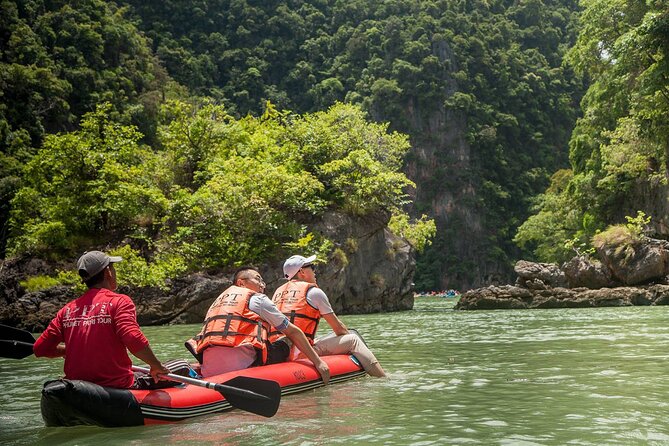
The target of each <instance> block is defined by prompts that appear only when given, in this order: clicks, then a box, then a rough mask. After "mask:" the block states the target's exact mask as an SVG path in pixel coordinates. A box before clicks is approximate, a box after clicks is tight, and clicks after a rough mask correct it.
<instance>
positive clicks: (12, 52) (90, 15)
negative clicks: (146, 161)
mask: <svg viewBox="0 0 669 446" xmlns="http://www.w3.org/2000/svg"><path fill="white" fill-rule="evenodd" d="M0 11H1V12H0V48H2V51H0V98H1V102H0V255H3V254H4V246H5V242H6V237H7V219H8V213H9V203H10V201H11V199H12V197H13V196H14V193H15V192H16V190H17V189H18V188H19V187H20V185H21V171H22V167H23V165H24V164H25V163H26V162H28V161H29V160H30V158H31V156H32V155H33V154H34V153H35V152H36V151H37V149H38V148H39V147H40V145H41V144H42V141H43V139H44V137H45V136H46V135H48V134H51V133H55V132H60V131H70V130H74V129H76V128H77V126H78V123H79V120H80V118H81V116H82V115H83V114H84V113H87V112H91V111H93V110H95V107H96V105H97V104H98V103H100V102H101V101H106V102H108V103H109V104H111V110H110V113H111V116H113V118H114V120H116V121H117V122H121V123H124V124H134V125H136V126H138V127H139V129H140V130H141V131H142V133H143V134H144V135H146V136H148V137H149V138H150V137H151V136H152V134H153V133H154V132H155V128H154V127H155V121H156V120H155V115H156V112H157V107H158V104H159V102H160V101H161V98H162V97H163V96H164V95H165V94H166V90H167V89H169V88H170V84H169V82H168V80H169V78H168V76H167V74H166V72H165V70H164V69H163V68H162V67H161V66H160V63H159V62H158V60H157V59H156V57H155V56H154V54H153V52H152V51H151V48H150V46H149V44H148V42H147V40H146V38H145V37H144V36H143V35H142V34H141V33H140V32H139V31H138V30H137V28H136V27H135V25H133V24H132V23H130V22H129V21H128V20H127V19H126V18H125V10H124V9H123V8H119V7H118V6H117V5H116V4H114V3H109V2H104V1H101V0H77V1H73V2H72V1H70V2H65V1H53V2H52V1H44V0H21V1H10V0H2V1H0Z"/></svg>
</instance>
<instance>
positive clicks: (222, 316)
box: [195, 266, 330, 384]
mask: <svg viewBox="0 0 669 446" xmlns="http://www.w3.org/2000/svg"><path fill="white" fill-rule="evenodd" d="M263 291H265V282H264V281H263V279H262V276H261V275H260V273H259V272H258V270H257V269H255V268H253V267H250V266H244V267H241V268H239V269H238V270H237V271H236V272H235V275H234V277H233V285H232V286H231V287H230V288H228V289H226V290H225V291H223V293H221V295H220V296H218V297H217V298H216V300H215V301H214V303H212V305H211V307H210V308H209V311H208V312H207V315H206V317H205V321H204V326H203V327H202V330H201V331H200V334H199V335H198V336H196V337H195V339H196V340H197V347H196V352H197V354H201V355H202V368H201V373H202V376H204V377H208V376H213V375H218V374H221V373H225V372H230V371H233V370H241V369H245V368H248V367H251V366H254V365H263V364H266V363H267V362H268V350H269V341H268V336H269V330H270V325H271V326H272V327H274V329H275V330H278V331H279V332H280V333H282V334H284V335H286V336H287V337H288V338H289V339H290V340H291V341H292V342H293V343H294V344H295V345H296V346H298V347H299V348H300V350H301V351H303V352H304V353H305V355H306V357H307V358H309V360H310V361H311V362H312V363H313V364H314V366H315V367H316V370H317V371H318V373H319V374H320V375H321V377H322V378H323V381H324V382H325V384H327V383H328V381H329V380H330V369H329V368H328V365H327V364H326V363H325V361H323V360H322V359H321V358H319V357H318V355H317V354H316V352H315V351H314V349H313V348H312V347H311V344H309V341H308V340H307V338H306V337H305V336H304V333H303V332H302V330H300V329H299V328H298V327H296V326H295V325H293V324H292V323H290V321H289V320H288V318H286V316H284V315H283V314H281V312H280V311H279V310H278V309H277V308H276V306H275V305H274V303H272V301H271V300H269V298H268V297H267V296H265V295H264V294H262V293H263ZM285 356H286V355H284V357H283V358H282V359H280V360H278V361H277V360H275V361H274V362H280V361H281V360H285V359H286V358H285Z"/></svg>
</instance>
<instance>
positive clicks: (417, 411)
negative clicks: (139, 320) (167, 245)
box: [0, 298, 669, 446]
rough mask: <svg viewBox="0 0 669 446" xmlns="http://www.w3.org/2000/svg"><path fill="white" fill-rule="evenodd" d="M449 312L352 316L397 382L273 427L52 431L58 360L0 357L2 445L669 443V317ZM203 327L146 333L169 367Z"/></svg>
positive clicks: (358, 391) (312, 407)
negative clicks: (48, 393)
mask: <svg viewBox="0 0 669 446" xmlns="http://www.w3.org/2000/svg"><path fill="white" fill-rule="evenodd" d="M452 305H453V302H452V300H448V299H441V298H418V299H417V300H416V305H415V309H414V310H413V311H406V312H400V313H390V314H376V315H363V316H344V317H343V318H342V319H344V321H345V322H346V323H347V325H348V326H350V327H354V328H357V329H358V331H359V332H360V333H361V334H363V335H364V336H365V339H366V341H367V343H368V344H369V345H370V347H372V349H373V350H374V351H375V352H376V354H377V356H378V357H379V359H380V360H381V362H382V364H383V366H384V367H385V369H386V371H387V372H388V374H389V378H388V379H382V380H379V379H373V378H367V377H366V378H361V379H358V380H354V381H349V382H346V383H342V384H336V385H332V386H329V387H327V388H321V389H316V390H313V391H310V392H307V393H302V394H298V395H291V396H288V397H284V398H283V399H282V402H281V407H280V409H279V412H278V414H277V415H276V416H275V417H273V418H271V419H265V418H261V417H258V416H255V415H252V414H248V413H244V412H241V411H232V412H226V413H222V414H218V415H212V416H206V417H200V418H196V419H193V420H190V421H186V422H182V423H178V424H172V425H162V426H146V427H136V428H114V429H104V428H97V427H76V428H45V427H44V426H43V424H42V420H41V418H40V413H39V390H40V387H41V384H42V382H43V381H45V380H47V379H49V378H52V377H54V376H57V375H58V374H59V373H60V371H61V370H62V369H61V367H62V362H61V361H60V360H46V359H39V360H38V359H35V358H29V359H25V360H22V361H14V360H6V359H0V382H1V383H2V384H3V391H2V392H1V393H0V444H3V445H5V444H50V445H51V444H70V445H77V444H80V445H89V444H95V443H98V444H100V445H102V444H137V445H145V444H149V445H167V444H181V443H192V444H197V445H198V446H199V445H209V444H212V445H254V446H257V445H279V444H286V445H299V446H308V445H321V444H328V445H330V444H343V445H351V444H357V445H364V444H379V445H421V446H422V445H451V444H452V445H458V444H468V445H471V444H474V445H476V444H480V445H567V444H570V445H635V444H639V445H648V444H656V445H662V444H669V421H667V416H666V414H667V411H668V406H669V404H668V401H669V379H667V376H668V375H669V373H668V372H669V352H668V349H667V341H668V340H669V307H634V308H599V309H561V310H519V311H485V312H456V311H453V310H452ZM197 328H198V327H196V326H192V325H191V326H170V327H147V328H146V329H145V330H144V331H145V333H146V335H147V337H148V338H149V340H150V341H151V342H152V344H153V346H154V350H156V352H157V353H158V356H159V357H161V358H163V359H169V358H176V357H183V358H186V357H187V355H185V354H184V353H183V352H184V351H182V348H183V347H182V346H181V341H183V340H184V339H186V338H187V337H188V336H189V335H192V334H193V333H194V332H195V331H196V330H197ZM19 367H20V368H19ZM16 371H19V372H20V375H18V376H17V375H16Z"/></svg>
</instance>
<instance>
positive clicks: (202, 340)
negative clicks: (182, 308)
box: [195, 285, 269, 364]
mask: <svg viewBox="0 0 669 446" xmlns="http://www.w3.org/2000/svg"><path fill="white" fill-rule="evenodd" d="M254 294H256V292H255V291H253V290H250V289H248V288H243V287H238V286H235V285H233V286H231V287H230V288H228V289H227V290H225V291H224V292H223V293H222V294H221V295H220V296H218V297H217V298H216V300H215V301H214V303H213V304H211V307H209V311H207V315H206V316H205V319H204V326H203V327H202V330H201V331H200V334H199V335H197V336H196V337H195V340H196V341H197V349H196V352H197V353H198V354H200V353H202V352H203V351H204V350H205V349H206V348H207V347H210V346H212V345H215V346H222V347H236V346H238V345H242V344H250V345H252V346H253V347H254V348H255V349H256V350H257V351H258V352H260V353H261V358H262V364H265V363H266V362H267V338H268V336H269V324H267V323H266V322H265V321H263V320H262V319H261V318H260V316H258V315H257V314H256V313H254V312H253V311H251V310H250V309H249V301H250V300H251V296H253V295H254Z"/></svg>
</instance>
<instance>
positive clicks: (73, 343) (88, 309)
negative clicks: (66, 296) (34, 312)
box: [33, 288, 149, 389]
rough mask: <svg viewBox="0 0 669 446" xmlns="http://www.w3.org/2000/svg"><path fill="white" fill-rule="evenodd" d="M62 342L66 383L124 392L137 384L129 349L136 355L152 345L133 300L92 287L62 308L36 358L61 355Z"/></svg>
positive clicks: (36, 347)
mask: <svg viewBox="0 0 669 446" xmlns="http://www.w3.org/2000/svg"><path fill="white" fill-rule="evenodd" d="M61 342H64V343H65V352H66V353H65V378H67V379H81V380H85V381H90V382H93V383H96V384H99V385H101V386H107V387H116V388H120V389H125V388H128V387H130V386H132V384H133V382H134V375H133V373H132V369H131V367H132V361H131V360H130V357H129V356H128V352H127V350H130V352H132V353H136V352H138V351H140V350H142V349H143V348H145V347H147V346H148V345H149V341H148V340H147V339H146V337H144V334H143V333H142V331H141V330H140V328H139V325H138V324H137V316H136V314H135V304H134V303H133V302H132V300H131V299H130V298H129V297H128V296H126V295H124V294H117V293H114V292H113V291H110V290H107V289H104V288H102V289H99V288H91V289H89V290H88V291H87V292H86V293H84V294H83V295H82V296H81V297H79V298H78V299H75V300H73V301H72V302H70V303H68V304H67V305H65V306H64V307H63V308H61V309H60V311H58V314H56V317H55V318H53V320H52V321H51V323H50V324H49V326H48V327H47V328H46V330H44V333H42V335H41V336H40V337H39V339H37V341H36V342H35V345H34V346H33V351H34V353H35V356H48V357H54V356H57V350H56V347H57V346H58V344H59V343H61ZM126 349H127V350H126Z"/></svg>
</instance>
